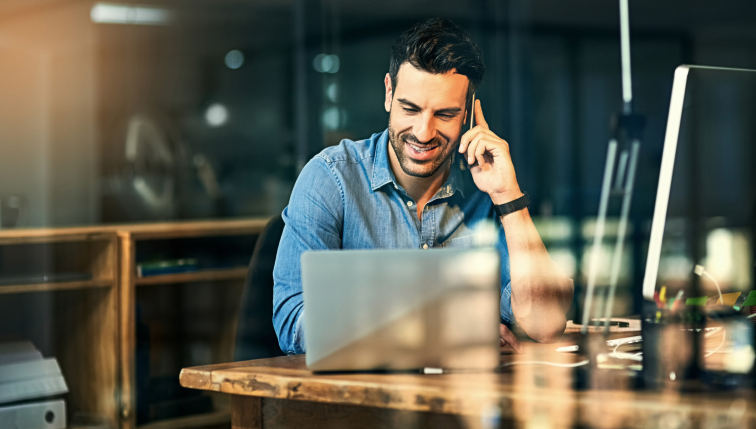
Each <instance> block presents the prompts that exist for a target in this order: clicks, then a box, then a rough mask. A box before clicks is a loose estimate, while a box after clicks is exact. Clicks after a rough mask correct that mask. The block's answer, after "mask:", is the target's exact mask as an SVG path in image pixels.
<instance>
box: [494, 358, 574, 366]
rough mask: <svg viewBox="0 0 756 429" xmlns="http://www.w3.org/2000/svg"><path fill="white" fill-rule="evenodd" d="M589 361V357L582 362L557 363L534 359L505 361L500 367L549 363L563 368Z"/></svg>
mask: <svg viewBox="0 0 756 429" xmlns="http://www.w3.org/2000/svg"><path fill="white" fill-rule="evenodd" d="M588 362H589V361H588V359H586V360H582V361H580V362H575V363H556V362H545V361H540V360H532V361H525V362H508V363H503V364H501V365H499V367H500V368H504V367H507V366H512V365H549V366H559V367H562V368H575V367H578V366H583V365H588Z"/></svg>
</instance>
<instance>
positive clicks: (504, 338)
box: [499, 324, 522, 353]
mask: <svg viewBox="0 0 756 429" xmlns="http://www.w3.org/2000/svg"><path fill="white" fill-rule="evenodd" d="M499 339H500V340H501V346H502V347H505V346H507V345H509V346H510V347H512V350H514V351H515V353H522V346H521V345H520V342H519V341H518V340H517V337H515V336H514V334H513V333H512V331H510V330H509V328H507V325H504V324H500V325H499Z"/></svg>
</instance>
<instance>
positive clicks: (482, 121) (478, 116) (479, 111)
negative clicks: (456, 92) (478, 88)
mask: <svg viewBox="0 0 756 429" xmlns="http://www.w3.org/2000/svg"><path fill="white" fill-rule="evenodd" d="M474 119H475V123H476V124H477V125H480V126H481V127H483V128H485V129H488V122H486V118H485V117H484V116H483V108H482V107H480V99H477V100H475V118H474Z"/></svg>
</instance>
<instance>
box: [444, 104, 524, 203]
mask: <svg viewBox="0 0 756 429" xmlns="http://www.w3.org/2000/svg"><path fill="white" fill-rule="evenodd" d="M475 123H476V124H477V125H476V126H475V127H473V128H472V129H471V130H469V131H468V132H466V133H465V134H464V135H463V136H462V138H461V139H460V143H459V152H460V153H462V154H463V156H464V157H465V158H466V160H467V162H468V164H470V171H471V172H472V176H473V180H474V181H475V185H476V186H477V187H478V189H480V190H481V191H483V192H485V193H487V194H488V195H490V196H491V200H493V202H494V204H504V203H508V202H510V201H512V200H515V199H517V198H519V197H521V196H522V195H523V194H522V192H520V186H519V185H518V184H517V177H516V175H515V170H514V165H512V157H511V156H510V155H509V143H507V142H506V141H505V140H504V139H502V138H500V137H499V136H497V135H496V134H494V132H493V131H491V130H490V129H489V128H488V123H487V122H486V119H485V117H484V116H483V109H482V108H481V107H480V100H475Z"/></svg>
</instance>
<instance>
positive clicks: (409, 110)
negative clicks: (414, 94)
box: [404, 107, 417, 113]
mask: <svg viewBox="0 0 756 429" xmlns="http://www.w3.org/2000/svg"><path fill="white" fill-rule="evenodd" d="M404 111H405V112H407V113H417V109H410V108H407V107H404Z"/></svg>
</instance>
